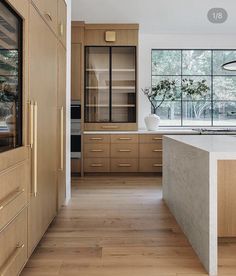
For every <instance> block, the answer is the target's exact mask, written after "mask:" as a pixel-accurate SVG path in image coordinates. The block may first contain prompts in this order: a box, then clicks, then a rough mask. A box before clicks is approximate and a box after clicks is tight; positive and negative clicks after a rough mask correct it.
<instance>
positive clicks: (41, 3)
mask: <svg viewBox="0 0 236 276" xmlns="http://www.w3.org/2000/svg"><path fill="white" fill-rule="evenodd" d="M57 1H58V0H50V1H49V0H33V3H34V5H35V6H36V8H37V9H38V11H39V12H40V14H41V15H42V17H43V18H44V20H45V21H46V22H47V24H48V25H49V26H50V27H51V28H52V30H53V31H54V32H55V33H58V22H57V8H58V2H57Z"/></svg>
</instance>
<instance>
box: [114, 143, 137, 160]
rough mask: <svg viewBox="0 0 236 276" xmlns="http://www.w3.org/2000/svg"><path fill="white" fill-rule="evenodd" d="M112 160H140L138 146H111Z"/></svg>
mask: <svg viewBox="0 0 236 276" xmlns="http://www.w3.org/2000/svg"><path fill="white" fill-rule="evenodd" d="M111 158H138V144H124V143H123V144H111Z"/></svg>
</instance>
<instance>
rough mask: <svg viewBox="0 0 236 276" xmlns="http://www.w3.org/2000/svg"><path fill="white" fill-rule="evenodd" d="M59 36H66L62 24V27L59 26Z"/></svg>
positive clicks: (61, 24)
mask: <svg viewBox="0 0 236 276" xmlns="http://www.w3.org/2000/svg"><path fill="white" fill-rule="evenodd" d="M59 34H60V36H63V34H64V25H63V23H62V22H61V23H60V26H59Z"/></svg>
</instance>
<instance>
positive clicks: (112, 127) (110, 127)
mask: <svg viewBox="0 0 236 276" xmlns="http://www.w3.org/2000/svg"><path fill="white" fill-rule="evenodd" d="M102 128H103V129H118V128H119V127H118V126H102Z"/></svg>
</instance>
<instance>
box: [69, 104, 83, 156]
mask: <svg viewBox="0 0 236 276" xmlns="http://www.w3.org/2000/svg"><path fill="white" fill-rule="evenodd" d="M71 158H74V159H80V158H81V104H80V101H72V102H71Z"/></svg>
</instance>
